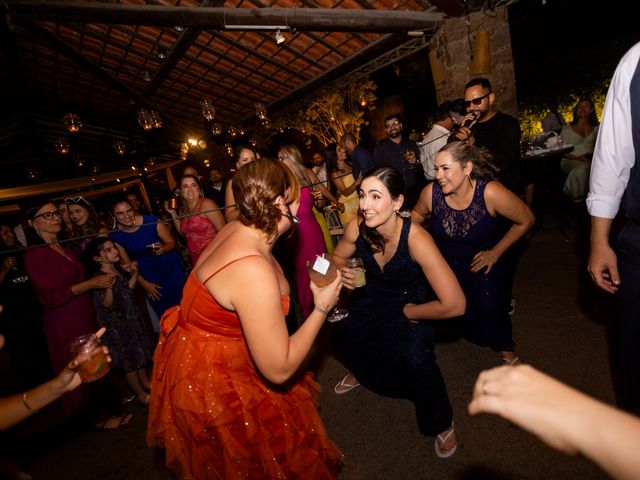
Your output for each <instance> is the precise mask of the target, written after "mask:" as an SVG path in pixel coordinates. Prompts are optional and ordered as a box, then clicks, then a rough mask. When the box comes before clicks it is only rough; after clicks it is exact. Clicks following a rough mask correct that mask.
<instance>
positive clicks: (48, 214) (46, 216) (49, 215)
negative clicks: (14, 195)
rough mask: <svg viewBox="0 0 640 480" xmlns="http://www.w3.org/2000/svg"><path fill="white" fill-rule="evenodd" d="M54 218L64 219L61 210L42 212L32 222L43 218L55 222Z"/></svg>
mask: <svg viewBox="0 0 640 480" xmlns="http://www.w3.org/2000/svg"><path fill="white" fill-rule="evenodd" d="M54 216H55V217H58V218H62V212H61V211H60V210H54V211H53V212H42V213H39V214H38V215H36V216H34V217H33V219H32V220H35V219H36V218H38V217H42V218H44V219H45V220H53V217H54Z"/></svg>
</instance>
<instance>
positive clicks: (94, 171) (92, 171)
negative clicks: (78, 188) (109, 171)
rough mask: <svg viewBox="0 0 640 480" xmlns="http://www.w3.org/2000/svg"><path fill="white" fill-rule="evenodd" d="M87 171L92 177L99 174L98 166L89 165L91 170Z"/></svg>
mask: <svg viewBox="0 0 640 480" xmlns="http://www.w3.org/2000/svg"><path fill="white" fill-rule="evenodd" d="M89 171H90V172H91V174H92V175H96V174H98V173H100V165H98V164H93V165H91V168H90V169H89Z"/></svg>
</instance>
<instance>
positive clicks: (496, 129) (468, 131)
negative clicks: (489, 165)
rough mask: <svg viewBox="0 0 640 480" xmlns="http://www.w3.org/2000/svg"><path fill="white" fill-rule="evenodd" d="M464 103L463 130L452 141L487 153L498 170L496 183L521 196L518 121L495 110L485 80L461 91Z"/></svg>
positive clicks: (468, 85)
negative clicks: (473, 146) (468, 144)
mask: <svg viewBox="0 0 640 480" xmlns="http://www.w3.org/2000/svg"><path fill="white" fill-rule="evenodd" d="M464 100H465V104H464V105H465V107H466V108H467V116H466V117H465V120H464V121H463V125H467V126H461V127H460V129H459V130H458V132H457V133H456V135H455V138H456V139H457V140H466V141H468V142H469V143H471V144H472V145H475V146H477V147H484V148H486V149H488V150H489V152H490V153H491V155H492V157H493V163H494V164H495V165H496V166H497V167H498V169H499V171H498V180H500V182H501V183H502V184H503V185H504V186H505V187H507V188H508V189H509V190H511V191H512V192H513V193H515V194H516V195H520V194H522V190H523V187H524V185H523V181H524V179H523V175H522V165H521V161H520V124H519V123H518V120H516V119H515V118H513V117H512V116H511V115H507V114H506V113H502V112H499V111H497V110H496V109H495V100H496V95H495V93H493V88H492V86H491V82H489V80H487V79H486V78H482V77H478V78H474V79H473V80H470V81H469V82H468V83H467V84H466V85H465V87H464ZM467 122H469V123H468V124H467Z"/></svg>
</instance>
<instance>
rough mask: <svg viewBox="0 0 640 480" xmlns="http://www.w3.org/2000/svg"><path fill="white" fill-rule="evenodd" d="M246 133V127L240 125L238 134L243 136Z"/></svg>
mask: <svg viewBox="0 0 640 480" xmlns="http://www.w3.org/2000/svg"><path fill="white" fill-rule="evenodd" d="M245 133H246V132H245V130H244V127H238V135H240V136H241V137H242V136H243V135H244V134H245Z"/></svg>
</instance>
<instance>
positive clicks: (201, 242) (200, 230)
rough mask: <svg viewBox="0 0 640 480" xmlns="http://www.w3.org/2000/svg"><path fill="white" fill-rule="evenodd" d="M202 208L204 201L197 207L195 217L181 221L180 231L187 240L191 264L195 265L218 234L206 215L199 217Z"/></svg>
mask: <svg viewBox="0 0 640 480" xmlns="http://www.w3.org/2000/svg"><path fill="white" fill-rule="evenodd" d="M201 208H202V200H200V201H199V202H198V204H197V205H196V209H195V212H194V215H191V216H188V217H185V218H183V219H182V220H180V231H181V232H182V235H184V238H186V239H187V250H189V258H190V259H191V264H192V265H195V264H196V262H197V261H198V258H200V254H201V253H202V252H203V251H204V249H205V248H207V245H209V242H211V240H213V239H214V238H215V236H216V235H217V234H218V231H217V230H216V227H214V226H213V224H212V223H211V222H210V221H209V219H208V218H207V217H206V216H204V215H198V214H199V213H200V209H201Z"/></svg>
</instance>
